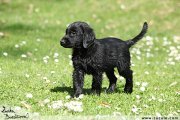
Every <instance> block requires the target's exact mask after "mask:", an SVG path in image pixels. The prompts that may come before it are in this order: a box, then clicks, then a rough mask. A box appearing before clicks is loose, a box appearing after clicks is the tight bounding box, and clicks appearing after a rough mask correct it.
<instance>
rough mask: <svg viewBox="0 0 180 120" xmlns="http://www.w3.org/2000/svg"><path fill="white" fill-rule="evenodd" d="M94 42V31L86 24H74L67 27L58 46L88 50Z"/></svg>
mask: <svg viewBox="0 0 180 120" xmlns="http://www.w3.org/2000/svg"><path fill="white" fill-rule="evenodd" d="M94 40H95V34H94V31H93V29H92V28H91V27H90V26H89V25H88V24H87V23H85V22H74V23H72V24H70V25H69V26H68V27H67V29H66V33H65V36H64V37H63V38H62V39H61V41H60V44H61V46H63V47H65V48H88V47H89V46H91V45H92V44H93V43H94Z"/></svg>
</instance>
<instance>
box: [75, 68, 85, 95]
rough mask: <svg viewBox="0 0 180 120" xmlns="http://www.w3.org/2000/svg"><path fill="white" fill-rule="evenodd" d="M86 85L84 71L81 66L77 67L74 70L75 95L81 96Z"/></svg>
mask: <svg viewBox="0 0 180 120" xmlns="http://www.w3.org/2000/svg"><path fill="white" fill-rule="evenodd" d="M83 85H84V71H83V70H82V69H79V68H75V69H74V72H73V89H74V96H73V97H79V95H80V94H82V89H83Z"/></svg>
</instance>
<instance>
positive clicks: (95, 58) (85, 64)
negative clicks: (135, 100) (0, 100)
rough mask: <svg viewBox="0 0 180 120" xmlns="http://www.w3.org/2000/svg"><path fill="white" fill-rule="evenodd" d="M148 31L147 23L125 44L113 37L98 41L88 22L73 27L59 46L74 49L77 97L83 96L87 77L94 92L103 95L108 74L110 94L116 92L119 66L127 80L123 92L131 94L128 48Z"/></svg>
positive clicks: (69, 28)
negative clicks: (115, 69) (103, 76)
mask: <svg viewBox="0 0 180 120" xmlns="http://www.w3.org/2000/svg"><path fill="white" fill-rule="evenodd" d="M147 29H148V24H147V23H146V22H145V23H144V25H143V28H142V30H141V32H140V33H139V34H138V35H137V36H136V37H134V38H133V39H130V40H127V41H122V40H121V39H118V38H112V37H108V38H103V39H96V37H95V34H94V31H93V29H92V28H91V27H90V26H89V25H88V24H87V23H85V22H74V23H72V24H70V25H69V26H68V28H67V29H66V34H65V36H64V37H63V38H62V40H61V41H60V44H61V46H63V47H65V48H72V49H73V53H72V61H73V66H74V72H73V89H74V97H78V96H79V95H80V94H82V89H83V84H84V75H85V74H91V75H92V76H93V80H92V91H93V92H94V93H96V94H97V95H100V93H101V85H102V74H103V72H105V73H106V75H107V77H108V79H109V82H110V84H109V88H108V89H107V92H113V91H114V90H115V87H116V81H117V78H116V76H115V75H114V68H115V67H117V69H118V72H119V74H120V75H121V76H123V77H124V78H125V79H126V84H125V88H124V92H126V93H132V91H133V77H132V73H133V72H132V70H131V69H130V53H129V48H130V47H131V46H132V45H134V44H135V43H136V42H137V41H138V40H140V39H141V38H142V37H143V36H144V35H145V33H146V32H147Z"/></svg>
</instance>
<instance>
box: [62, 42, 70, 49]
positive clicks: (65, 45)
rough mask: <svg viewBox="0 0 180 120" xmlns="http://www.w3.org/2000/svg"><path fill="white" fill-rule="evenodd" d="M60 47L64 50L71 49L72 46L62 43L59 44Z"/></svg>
mask: <svg viewBox="0 0 180 120" xmlns="http://www.w3.org/2000/svg"><path fill="white" fill-rule="evenodd" d="M60 45H61V46H62V47H64V48H73V46H72V45H68V44H66V43H62V42H60Z"/></svg>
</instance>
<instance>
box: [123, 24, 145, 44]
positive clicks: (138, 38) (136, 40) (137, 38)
mask: <svg viewBox="0 0 180 120" xmlns="http://www.w3.org/2000/svg"><path fill="white" fill-rule="evenodd" d="M147 30H148V24H147V22H144V25H143V28H142V30H141V32H140V33H139V34H138V35H137V36H136V37H134V38H133V39H130V40H127V41H126V44H127V45H128V46H129V47H131V46H133V45H134V44H135V43H136V42H138V41H139V40H140V39H142V38H143V36H144V35H145V34H146V32H147Z"/></svg>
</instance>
